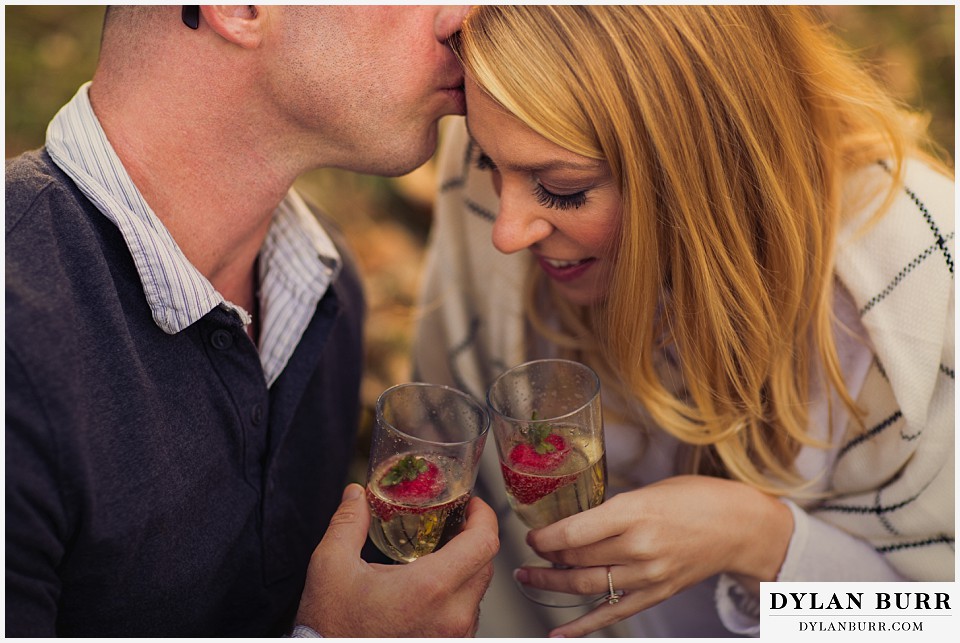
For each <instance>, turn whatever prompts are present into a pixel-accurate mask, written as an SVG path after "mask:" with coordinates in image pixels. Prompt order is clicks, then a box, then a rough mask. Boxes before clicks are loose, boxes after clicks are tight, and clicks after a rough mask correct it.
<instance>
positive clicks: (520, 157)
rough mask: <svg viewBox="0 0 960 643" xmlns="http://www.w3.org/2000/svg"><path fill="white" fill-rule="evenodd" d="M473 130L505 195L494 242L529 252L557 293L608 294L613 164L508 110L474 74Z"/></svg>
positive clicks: (470, 92)
mask: <svg viewBox="0 0 960 643" xmlns="http://www.w3.org/2000/svg"><path fill="white" fill-rule="evenodd" d="M465 88H466V95H467V128H468V129H469V130H470V135H471V136H472V137H473V140H474V141H475V143H476V144H477V146H479V148H480V150H479V152H478V153H477V155H475V157H474V160H475V162H476V164H477V165H478V166H479V167H481V168H486V169H489V170H490V173H491V178H492V179H493V185H494V187H495V188H496V191H497V194H498V195H500V211H499V213H498V214H497V219H496V222H495V223H494V225H493V245H494V246H496V248H497V250H499V251H500V252H503V253H505V254H510V253H514V252H519V251H521V250H529V251H530V252H531V253H533V255H534V257H535V258H536V260H537V263H538V264H539V266H540V269H541V270H543V271H544V272H545V273H546V275H547V276H548V277H549V278H550V279H551V280H552V281H553V284H554V286H555V287H556V289H557V291H558V292H559V293H561V294H562V295H563V296H564V297H566V298H567V299H568V300H570V301H571V302H573V303H574V304H579V305H589V304H592V303H594V302H597V301H599V300H601V299H602V298H603V297H604V296H605V295H606V292H607V288H608V283H609V277H610V274H611V267H612V266H611V264H612V257H613V248H614V240H615V239H616V235H617V231H618V230H619V226H620V191H619V189H618V186H617V185H616V184H615V182H614V180H613V176H612V175H611V172H610V167H609V166H608V164H607V163H606V162H605V161H598V160H596V159H591V158H588V157H586V156H581V155H579V154H575V153H573V152H570V151H569V150H566V149H564V148H562V147H560V146H559V145H556V144H554V143H552V142H550V141H548V140H547V139H546V138H544V137H543V136H540V135H539V134H537V133H536V132H534V131H533V130H532V129H530V128H529V127H527V126H526V125H524V124H523V123H522V122H520V121H519V120H518V119H516V118H515V117H514V116H512V115H510V114H509V113H507V112H506V111H505V110H504V109H503V108H502V107H500V106H499V105H498V104H497V103H496V102H495V101H493V99H491V98H490V97H489V96H487V95H486V93H484V92H483V90H481V89H480V88H479V86H478V85H477V84H476V83H475V82H474V81H473V80H472V79H471V78H470V77H469V76H468V77H467V79H466V81H465Z"/></svg>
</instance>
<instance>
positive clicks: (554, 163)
mask: <svg viewBox="0 0 960 643" xmlns="http://www.w3.org/2000/svg"><path fill="white" fill-rule="evenodd" d="M464 122H465V123H466V121H464ZM467 134H468V135H469V136H470V144H471V145H472V146H473V148H474V149H475V150H477V151H479V152H480V153H481V154H483V155H484V156H486V153H485V152H484V151H483V148H482V147H480V144H479V143H477V139H475V138H474V137H473V134H472V133H471V132H470V125H469V124H467ZM604 165H605V162H604V161H602V160H600V159H586V158H585V160H584V161H583V162H577V161H569V160H566V159H550V160H548V161H544V162H542V163H530V164H524V163H504V164H500V163H498V164H497V167H501V168H504V169H508V170H510V171H512V172H530V173H534V174H536V173H537V172H548V171H550V170H581V171H593V170H597V169H599V168H601V167H603V166H604Z"/></svg>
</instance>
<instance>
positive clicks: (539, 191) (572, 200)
mask: <svg viewBox="0 0 960 643" xmlns="http://www.w3.org/2000/svg"><path fill="white" fill-rule="evenodd" d="M534 195H535V196H536V197H537V203H539V204H540V205H542V206H544V207H547V208H553V209H555V210H576V209H578V208H580V207H581V206H583V204H584V203H586V202H587V191H586V190H581V191H579V192H574V193H572V194H554V193H553V192H551V191H550V190H548V189H547V188H545V187H543V185H542V184H541V183H537V187H536V188H534Z"/></svg>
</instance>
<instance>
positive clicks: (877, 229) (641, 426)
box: [417, 6, 954, 636]
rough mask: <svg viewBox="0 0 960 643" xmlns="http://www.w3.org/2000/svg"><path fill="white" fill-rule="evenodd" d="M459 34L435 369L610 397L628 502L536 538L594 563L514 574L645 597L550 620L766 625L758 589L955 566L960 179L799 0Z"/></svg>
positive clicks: (434, 286)
mask: <svg viewBox="0 0 960 643" xmlns="http://www.w3.org/2000/svg"><path fill="white" fill-rule="evenodd" d="M452 44H453V47H454V49H455V51H457V53H458V55H459V56H460V58H461V60H462V62H463V64H464V67H465V70H466V94H467V118H466V125H467V128H468V129H469V132H470V135H471V138H470V140H469V141H467V142H464V143H462V144H461V147H460V149H458V150H454V151H453V152H451V151H450V148H451V147H455V146H457V145H458V141H464V139H463V137H462V136H458V134H457V133H456V132H453V133H450V135H449V136H448V140H447V147H448V153H447V156H446V157H445V158H446V160H445V161H444V173H445V176H444V181H443V183H442V186H441V196H440V199H439V202H438V213H437V217H438V218H437V223H436V228H435V230H434V233H433V234H434V237H433V241H432V247H431V251H430V255H429V260H428V269H427V278H426V282H425V290H424V303H425V306H426V307H425V311H426V312H425V314H424V317H423V319H422V321H421V322H420V327H419V329H418V333H419V337H420V341H419V347H418V354H417V369H418V375H419V376H420V377H421V378H423V379H426V380H432V381H445V382H449V383H452V384H454V385H457V386H460V387H462V388H464V389H466V390H469V391H471V392H472V393H473V394H474V395H476V396H478V397H482V396H483V394H484V391H485V389H486V386H487V385H489V383H490V382H491V381H492V380H493V379H494V378H495V377H496V375H497V374H499V372H501V371H502V370H503V369H504V368H506V367H509V366H512V365H514V364H517V363H519V362H522V361H525V360H528V359H532V358H536V357H544V356H552V355H561V356H567V357H573V358H575V359H579V360H581V361H584V362H586V363H588V364H590V365H591V366H593V367H594V368H595V369H596V370H597V371H598V372H599V373H600V375H601V380H602V384H603V396H604V402H605V408H604V412H605V420H606V436H607V437H606V441H607V445H606V446H607V462H608V467H609V470H610V476H611V492H612V494H615V495H612V497H611V495H610V494H608V500H607V502H606V503H604V504H603V505H601V506H599V507H597V508H594V509H592V510H589V511H586V512H583V513H581V514H578V515H576V516H573V517H570V518H567V519H565V520H563V521H561V522H558V523H555V524H554V525H550V526H548V527H545V528H542V529H537V530H533V531H532V532H530V534H529V535H528V537H527V541H528V542H529V544H530V545H531V546H532V547H533V548H534V550H535V551H536V552H537V553H538V554H540V555H541V556H543V557H544V558H546V559H548V560H550V561H552V562H556V563H562V564H565V565H569V566H573V567H574V568H573V569H563V570H560V569H547V570H540V569H526V568H524V569H521V570H519V571H518V572H517V578H518V580H519V581H520V582H525V583H529V584H531V585H535V586H538V587H543V588H548V589H555V590H562V591H568V592H574V593H581V594H597V593H606V591H607V590H608V583H609V579H612V581H613V583H614V584H615V587H616V589H617V590H620V591H623V592H624V595H623V596H622V597H621V599H620V600H619V602H617V603H616V604H606V603H602V604H601V605H600V606H599V607H597V608H595V609H593V610H591V611H589V612H586V613H585V614H583V615H582V616H579V617H578V618H576V619H575V620H573V621H572V622H570V623H567V624H564V625H562V626H560V627H557V628H555V629H554V630H553V631H552V632H551V634H552V635H563V636H579V635H583V634H585V633H588V632H591V631H595V630H598V629H600V628H603V627H606V626H608V625H610V624H613V623H616V622H619V621H622V620H624V619H627V618H630V621H629V622H628V625H629V626H630V628H631V629H630V632H631V633H632V634H635V635H646V636H655V635H663V636H709V635H726V636H729V635H731V633H739V634H756V633H757V631H758V627H759V625H758V623H759V618H758V606H757V601H756V598H757V596H758V593H759V583H760V582H762V581H773V580H781V581H803V580H833V581H842V580H851V581H895V580H906V579H913V580H949V579H952V578H953V567H954V562H953V560H954V555H953V542H954V527H953V507H954V499H953V489H954V482H953V460H954V458H953V454H954V447H953V426H954V406H953V405H954V402H953V400H954V361H953V360H954V352H953V351H954V344H953V323H954V317H953V307H954V300H953V251H954V250H953V230H954V221H953V211H954V206H953V181H952V174H951V172H950V171H949V170H947V169H946V166H945V164H943V163H940V162H938V161H937V160H935V159H934V158H933V157H932V156H931V155H930V154H928V150H929V149H930V146H929V145H928V142H927V141H926V139H925V138H924V135H923V133H922V128H920V127H919V126H918V124H917V121H916V119H914V118H912V117H911V116H910V115H909V114H907V113H906V112H905V111H903V110H902V109H900V108H899V107H898V106H897V105H896V104H895V103H894V101H892V100H891V99H890V98H889V97H887V96H886V95H885V94H884V93H883V92H882V91H881V90H880V89H879V87H878V86H877V85H876V84H875V83H874V82H873V81H872V80H871V79H870V77H869V75H867V74H866V73H865V72H864V71H862V70H861V69H859V68H858V67H857V66H856V64H854V62H853V61H852V60H851V59H850V58H849V57H848V56H847V55H846V54H844V53H843V52H842V51H841V50H840V48H839V47H838V46H837V44H836V43H835V42H834V40H833V39H832V38H831V37H830V35H829V34H828V32H827V30H826V29H825V28H824V26H823V25H822V24H820V23H819V22H818V21H817V20H816V18H815V14H814V13H813V12H812V11H811V10H810V9H809V8H804V7H798V6H780V7H761V6H743V7H732V6H688V7H680V6H671V7H651V6H628V7H622V6H618V7H614V6H590V7H571V6H564V7H544V6H529V7H522V6H515V7H495V6H483V7H479V8H477V9H475V10H474V11H473V12H472V13H471V14H470V15H469V16H468V18H467V20H466V22H465V24H464V27H463V30H462V32H461V34H460V35H459V37H457V38H456V39H455V40H454V41H453V43H452ZM484 174H486V175H488V176H486V177H484V176H483V175H484ZM491 187H492V189H491ZM491 237H492V241H493V246H494V247H495V248H496V250H498V251H499V252H500V253H504V254H505V255H508V256H506V257H504V256H503V255H498V254H497V253H496V252H494V251H493V249H491V248H490V247H489V244H488V243H486V241H485V240H486V238H491ZM441 339H442V340H443V341H444V342H445V346H446V351H438V350H437V345H438V342H439V341H440V340H441ZM494 466H495V465H494ZM490 471H493V472H494V473H490V472H488V474H487V475H486V476H485V480H484V483H485V484H486V485H487V487H488V488H493V487H495V486H496V485H497V484H498V483H499V484H502V483H500V482H499V481H497V480H495V476H496V473H495V469H494V468H493V466H491V467H490ZM522 538H523V533H522V532H521V534H520V535H519V536H516V535H514V536H511V535H510V534H508V533H504V534H503V550H504V551H507V550H509V549H510V548H511V547H513V546H518V545H519V541H520V540H521V539H522ZM608 572H609V577H608ZM634 615H637V616H634Z"/></svg>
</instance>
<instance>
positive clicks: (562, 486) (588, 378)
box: [487, 359, 607, 607]
mask: <svg viewBox="0 0 960 643" xmlns="http://www.w3.org/2000/svg"><path fill="white" fill-rule="evenodd" d="M487 406H488V408H489V409H490V411H491V417H492V424H493V434H494V439H495V442H496V445H497V455H498V457H499V459H500V471H501V473H502V474H503V480H504V484H505V486H506V491H507V499H508V500H509V502H510V506H511V508H512V509H513V510H514V512H515V513H516V514H517V516H518V517H519V518H520V520H522V521H523V522H524V523H525V524H526V525H527V526H529V527H530V528H533V529H536V528H539V527H545V526H547V525H549V524H552V523H554V522H556V521H558V520H561V519H562V518H566V517H568V516H572V515H574V514H576V513H579V512H581V511H585V510H587V509H590V508H592V507H596V506H597V505H599V504H600V503H602V502H603V500H604V496H605V493H606V478H607V466H606V453H605V450H604V440H603V416H602V412H601V402H600V379H599V378H598V377H597V375H596V373H594V372H593V370H592V369H591V368H590V367H588V366H586V365H584V364H581V363H579V362H574V361H570V360H561V359H545V360H536V361H532V362H526V363H524V364H521V365H519V366H516V367H514V368H512V369H510V370H508V371H506V372H505V373H503V374H502V375H501V376H500V377H499V378H497V380H496V381H495V382H494V383H493V384H492V385H491V387H490V389H489V391H488V393H487ZM531 564H541V565H542V564H545V561H542V560H541V561H538V562H537V563H531ZM520 590H521V592H523V593H524V595H526V596H527V597H528V598H530V599H531V600H533V601H535V602H537V603H540V604H542V605H549V606H554V607H569V606H573V605H583V604H587V603H591V602H593V601H595V600H597V597H595V596H578V595H572V594H564V593H561V592H548V591H545V590H539V589H537V588H533V587H527V586H523V585H521V586H520Z"/></svg>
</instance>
